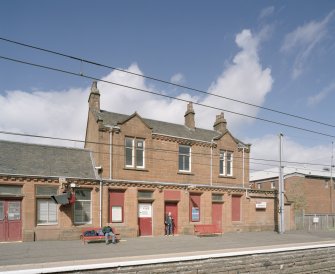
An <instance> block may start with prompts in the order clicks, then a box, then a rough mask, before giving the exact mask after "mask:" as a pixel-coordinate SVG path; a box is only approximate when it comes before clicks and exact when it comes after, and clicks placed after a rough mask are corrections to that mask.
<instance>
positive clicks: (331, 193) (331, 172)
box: [330, 142, 334, 214]
mask: <svg viewBox="0 0 335 274" xmlns="http://www.w3.org/2000/svg"><path fill="white" fill-rule="evenodd" d="M333 166H334V142H332V157H331V160H330V203H331V214H333V213H334V203H333V191H334V185H333Z"/></svg>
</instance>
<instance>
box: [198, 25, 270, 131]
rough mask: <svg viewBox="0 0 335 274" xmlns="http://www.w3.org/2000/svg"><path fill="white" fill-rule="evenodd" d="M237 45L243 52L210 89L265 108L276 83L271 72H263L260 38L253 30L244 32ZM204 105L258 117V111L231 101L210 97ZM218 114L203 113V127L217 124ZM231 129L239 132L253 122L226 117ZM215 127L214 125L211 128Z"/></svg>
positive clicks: (246, 119)
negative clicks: (215, 118)
mask: <svg viewBox="0 0 335 274" xmlns="http://www.w3.org/2000/svg"><path fill="white" fill-rule="evenodd" d="M235 41H236V44H237V45H238V47H239V48H241V51H240V52H238V53H237V54H236V56H235V57H234V59H233V63H232V64H230V65H229V66H227V67H226V69H225V70H224V71H223V73H222V74H221V75H220V76H219V77H218V79H216V81H215V82H213V83H212V85H211V86H210V88H209V90H208V91H209V92H210V93H214V94H217V95H221V96H224V97H229V98H234V99H237V100H240V101H244V102H248V103H251V104H255V105H262V104H263V103H264V101H265V97H266V95H267V94H268V93H269V92H270V91H271V88H272V83H273V79H272V76H271V70H270V69H269V68H265V69H263V68H262V65H261V64H260V61H259V56H258V46H259V43H260V42H261V41H260V37H259V36H255V35H253V34H252V33H251V31H250V30H243V31H242V32H241V33H239V34H238V35H237V36H236V40H235ZM202 103H204V104H206V105H211V106H215V107H217V108H221V109H228V110H231V111H234V112H238V113H244V114H247V115H252V116H257V113H258V111H259V109H258V108H255V107H251V106H247V105H245V104H240V103H236V102H232V101H230V100H226V99H221V98H217V97H214V96H209V97H207V98H205V99H204V100H203V101H202ZM217 112H218V110H207V111H206V112H203V113H202V115H201V117H202V119H201V121H200V125H201V126H202V127H205V126H206V125H207V127H208V121H212V123H214V120H213V117H215V114H217ZM225 116H226V118H227V122H228V127H229V128H230V129H233V130H237V129H238V128H239V127H241V126H243V125H245V124H246V123H250V122H251V121H252V120H251V119H249V118H246V117H243V116H239V115H234V114H231V113H228V112H227V113H225ZM211 125H212V124H211Z"/></svg>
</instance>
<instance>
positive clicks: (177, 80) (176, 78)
mask: <svg viewBox="0 0 335 274" xmlns="http://www.w3.org/2000/svg"><path fill="white" fill-rule="evenodd" d="M170 82H172V83H174V84H183V83H185V77H184V75H183V74H181V73H177V74H175V75H173V76H172V77H171V79H170Z"/></svg>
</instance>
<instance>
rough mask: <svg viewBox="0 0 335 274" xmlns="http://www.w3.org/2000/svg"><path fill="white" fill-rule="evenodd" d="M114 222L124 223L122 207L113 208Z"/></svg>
mask: <svg viewBox="0 0 335 274" xmlns="http://www.w3.org/2000/svg"><path fill="white" fill-rule="evenodd" d="M112 222H113V223H122V207H121V206H112Z"/></svg>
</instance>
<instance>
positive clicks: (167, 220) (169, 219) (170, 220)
mask: <svg viewBox="0 0 335 274" xmlns="http://www.w3.org/2000/svg"><path fill="white" fill-rule="evenodd" d="M165 225H166V235H167V236H170V235H171V236H172V235H173V218H172V215H171V212H169V213H168V214H167V215H166V218H165Z"/></svg>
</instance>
